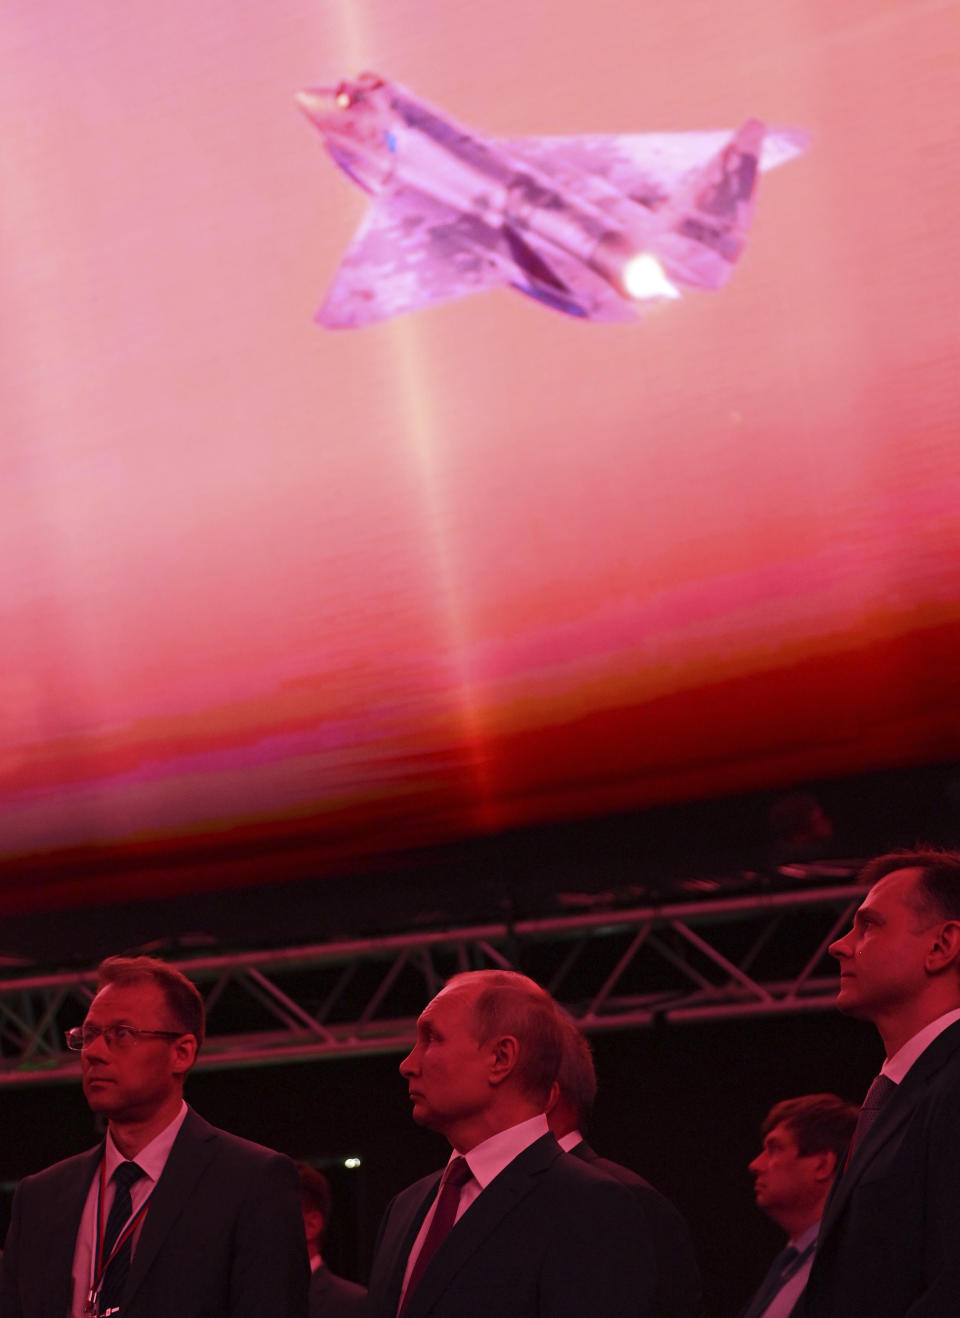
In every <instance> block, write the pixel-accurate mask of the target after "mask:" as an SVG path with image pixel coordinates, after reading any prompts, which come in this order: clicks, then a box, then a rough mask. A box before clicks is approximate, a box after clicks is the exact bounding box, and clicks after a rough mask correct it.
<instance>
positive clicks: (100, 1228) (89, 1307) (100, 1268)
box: [84, 1154, 153, 1314]
mask: <svg viewBox="0 0 960 1318" xmlns="http://www.w3.org/2000/svg"><path fill="white" fill-rule="evenodd" d="M106 1185H107V1158H106V1154H104V1157H103V1159H102V1161H101V1163H100V1185H99V1186H98V1188H97V1236H96V1244H97V1247H96V1251H95V1256H94V1260H93V1268H92V1269H91V1281H92V1285H91V1287H90V1294H89V1295H88V1296H87V1303H86V1307H85V1309H84V1312H85V1313H89V1314H94V1313H96V1311H97V1299H98V1297H99V1295H100V1291H101V1289H102V1287H103V1279H104V1277H105V1276H106V1275H107V1268H109V1266H110V1264H111V1263H112V1262H113V1260H114V1259H115V1258H116V1257H117V1255H118V1254H119V1252H120V1250H121V1249H123V1247H124V1245H125V1244H126V1243H127V1241H128V1240H129V1239H130V1237H131V1236H132V1235H133V1233H134V1231H136V1229H137V1227H138V1226H139V1225H140V1223H141V1222H142V1221H143V1219H144V1216H145V1215H146V1211H147V1206H148V1204H149V1203H150V1195H152V1194H153V1191H152V1190H151V1191H150V1194H148V1195H147V1197H146V1199H144V1201H143V1203H142V1204H141V1205H140V1207H139V1208H138V1209H137V1211H136V1212H135V1213H132V1214H131V1216H130V1217H129V1218H127V1221H126V1222H125V1224H124V1226H123V1229H122V1231H121V1232H120V1234H119V1235H118V1236H117V1238H116V1240H115V1241H114V1242H113V1248H112V1249H111V1250H110V1256H109V1258H106V1259H105V1258H104V1257H103V1237H104V1233H105V1231H106V1223H105V1221H104V1219H103V1198H104V1193H105V1191H106Z"/></svg>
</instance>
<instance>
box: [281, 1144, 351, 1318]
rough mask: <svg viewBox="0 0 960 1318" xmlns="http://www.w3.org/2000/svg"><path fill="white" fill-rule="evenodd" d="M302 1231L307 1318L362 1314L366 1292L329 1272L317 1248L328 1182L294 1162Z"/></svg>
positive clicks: (325, 1214) (327, 1214)
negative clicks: (307, 1272)
mask: <svg viewBox="0 0 960 1318" xmlns="http://www.w3.org/2000/svg"><path fill="white" fill-rule="evenodd" d="M297 1174H298V1176H299V1177H300V1201H301V1209H302V1212H303V1231H304V1235H305V1236H306V1239H307V1253H308V1254H309V1255H310V1271H311V1273H312V1276H311V1277H310V1294H309V1310H310V1312H309V1318H351V1316H352V1315H359V1314H362V1313H365V1312H366V1295H367V1292H366V1290H365V1289H364V1288H363V1286H358V1285H357V1283H356V1282H355V1281H347V1280H346V1278H344V1277H338V1276H337V1275H336V1273H334V1272H331V1271H330V1269H329V1268H328V1267H327V1265H326V1263H324V1261H323V1255H322V1253H321V1248H322V1246H323V1238H324V1236H325V1234H326V1230H327V1223H328V1222H329V1221H330V1204H331V1195H330V1182H329V1181H328V1180H327V1178H326V1177H325V1176H324V1174H323V1172H319V1171H317V1169H316V1167H308V1166H307V1164H306V1163H304V1162H298V1163H297Z"/></svg>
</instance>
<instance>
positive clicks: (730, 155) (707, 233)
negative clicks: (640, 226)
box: [656, 119, 766, 289]
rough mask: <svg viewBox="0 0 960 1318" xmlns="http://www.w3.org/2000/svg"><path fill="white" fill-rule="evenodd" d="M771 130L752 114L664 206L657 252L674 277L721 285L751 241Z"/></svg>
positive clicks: (696, 284)
mask: <svg viewBox="0 0 960 1318" xmlns="http://www.w3.org/2000/svg"><path fill="white" fill-rule="evenodd" d="M765 133H766V129H765V127H764V125H763V124H762V123H760V121H759V120H757V119H748V120H747V122H746V123H745V124H744V125H743V127H742V128H739V129H738V130H737V132H736V133H734V135H733V137H731V138H730V140H729V141H728V142H727V143H726V145H725V146H724V147H723V148H722V149H721V150H720V151H718V152H717V154H716V155H715V156H714V157H713V158H712V159H711V160H710V161H709V162H708V163H707V164H706V165H703V166H701V167H700V168H699V169H697V170H695V171H693V172H691V173H690V174H689V175H688V176H687V178H686V179H685V180H684V182H683V183H682V184H681V185H680V187H679V188H678V189H677V191H676V192H675V193H674V195H673V196H672V197H671V199H670V202H669V204H668V206H667V207H666V208H665V209H664V211H663V213H662V214H663V224H664V227H663V230H662V232H661V233H660V235H659V236H658V239H657V244H656V253H657V256H658V257H659V258H660V260H661V262H662V263H663V265H664V268H665V269H666V272H667V274H668V275H669V276H670V277H671V279H674V280H678V281H679V282H681V283H684V284H690V285H693V286H694V287H697V288H709V289H716V288H722V287H723V285H724V284H725V283H726V282H727V280H728V279H729V278H730V275H731V274H732V272H733V267H734V265H735V264H736V262H737V260H738V259H739V257H740V254H741V252H742V251H743V249H744V247H745V246H746V239H747V231H748V229H749V228H750V221H751V219H752V218H753V207H754V194H755V191H756V184H757V175H758V173H759V170H760V155H761V151H762V150H763V139H764V136H765Z"/></svg>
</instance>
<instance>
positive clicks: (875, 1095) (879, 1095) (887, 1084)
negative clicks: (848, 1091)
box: [844, 1075, 897, 1168]
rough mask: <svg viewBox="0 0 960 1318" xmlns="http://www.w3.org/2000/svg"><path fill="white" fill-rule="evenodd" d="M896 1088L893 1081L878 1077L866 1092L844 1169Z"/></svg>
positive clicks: (884, 1076) (882, 1076) (888, 1078)
mask: <svg viewBox="0 0 960 1318" xmlns="http://www.w3.org/2000/svg"><path fill="white" fill-rule="evenodd" d="M896 1088H897V1084H896V1081H895V1080H891V1079H890V1077H889V1076H886V1075H878V1076H877V1078H876V1079H875V1080H874V1082H873V1084H872V1085H871V1086H870V1088H869V1089H868V1090H867V1096H866V1098H865V1099H864V1100H863V1103H862V1105H861V1107H860V1115H859V1116H858V1117H857V1124H856V1127H855V1128H854V1132H853V1139H852V1140H851V1141H850V1148H849V1149H848V1150H847V1160H846V1162H845V1163H844V1168H847V1167H849V1166H850V1159H851V1158H852V1157H853V1155H854V1152H855V1151H856V1149H857V1147H858V1145H860V1144H861V1143H862V1142H863V1139H864V1137H865V1136H866V1134H867V1132H868V1131H869V1129H870V1127H871V1126H872V1125H873V1123H874V1122H875V1121H876V1119H877V1117H879V1115H880V1110H881V1108H882V1107H883V1106H884V1104H885V1103H886V1102H887V1100H888V1099H889V1098H891V1097H892V1096H893V1094H894V1093H895V1092H896Z"/></svg>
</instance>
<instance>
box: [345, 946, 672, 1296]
mask: <svg viewBox="0 0 960 1318" xmlns="http://www.w3.org/2000/svg"><path fill="white" fill-rule="evenodd" d="M560 1049H561V1037H560V1024H559V1019H558V1016H557V1012H556V1008H555V1006H554V1004H553V1002H552V1000H551V998H550V997H549V995H548V994H546V993H544V992H543V990H542V989H540V988H538V987H537V986H536V985H535V984H534V983H533V982H532V981H531V980H528V979H527V978H526V977H525V976H523V975H516V974H513V973H512V972H509V971H474V972H467V973H465V974H462V975H456V976H454V978H453V979H452V980H450V981H449V983H448V984H447V985H446V986H445V987H444V988H443V989H442V990H441V992H440V993H438V994H437V996H436V997H435V998H434V999H433V1000H432V1001H431V1002H430V1003H429V1004H428V1006H427V1007H426V1009H425V1010H424V1012H423V1013H422V1015H421V1016H420V1019H419V1021H418V1022H417V1042H416V1045H415V1046H414V1048H413V1051H412V1052H411V1053H410V1054H409V1056H408V1057H406V1058H405V1059H404V1061H403V1062H402V1064H401V1067H400V1073H401V1075H402V1076H403V1077H404V1078H405V1079H406V1080H407V1082H408V1085H409V1089H410V1098H411V1100H412V1102H413V1117H414V1120H415V1121H417V1122H418V1123H419V1124H421V1125H423V1126H427V1127H429V1128H430V1129H432V1130H436V1131H439V1132H440V1133H441V1134H443V1135H444V1136H445V1137H446V1138H447V1140H448V1141H449V1143H450V1144H451V1145H452V1148H453V1155H452V1156H451V1159H450V1161H449V1162H448V1164H447V1168H446V1170H445V1172H444V1174H443V1184H442V1185H441V1176H440V1175H439V1174H435V1175H433V1176H428V1177H425V1178H424V1179H423V1180H422V1181H419V1182H417V1184H415V1185H413V1186H411V1187H410V1188H409V1189H408V1190H405V1191H403V1192H402V1193H401V1194H399V1195H398V1196H397V1197H396V1198H395V1199H394V1200H393V1201H392V1203H391V1204H390V1205H389V1207H388V1209H387V1212H386V1215H385V1217H384V1221H383V1224H382V1226H381V1229H380V1235H379V1239H378V1246H377V1251H376V1256H375V1259H374V1264H373V1271H372V1275H371V1278H370V1291H369V1297H368V1302H369V1308H368V1312H369V1314H370V1315H371V1318H396V1316H397V1315H398V1313H399V1314H401V1315H402V1318H493V1316H495V1318H587V1316H589V1318H654V1314H655V1308H654V1301H653V1297H654V1288H655V1283H656V1275H655V1266H654V1261H653V1244H652V1240H651V1238H650V1235H649V1233H648V1232H645V1230H644V1225H643V1222H642V1220H641V1217H640V1211H639V1209H638V1207H637V1205H636V1201H635V1199H634V1198H633V1196H632V1195H631V1194H630V1192H629V1191H628V1190H627V1189H626V1187H624V1186H622V1185H620V1184H618V1183H617V1182H616V1181H614V1180H612V1179H611V1178H610V1177H606V1176H602V1175H600V1174H599V1173H597V1172H595V1171H594V1170H593V1169H592V1168H590V1167H588V1166H587V1165H586V1164H585V1163H584V1162H582V1161H581V1160H580V1159H577V1158H571V1157H569V1155H567V1154H565V1153H564V1152H563V1151H562V1150H561V1149H560V1147H559V1146H558V1144H557V1142H556V1140H555V1139H554V1138H553V1136H552V1135H551V1133H550V1131H549V1129H548V1127H547V1119H546V1116H545V1115H544V1112H545V1107H546V1103H547V1099H548V1096H549V1093H550V1088H551V1086H552V1084H553V1081H554V1079H555V1077H556V1073H557V1068H558V1066H559V1061H560ZM438 1191H439V1192H438Z"/></svg>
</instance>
